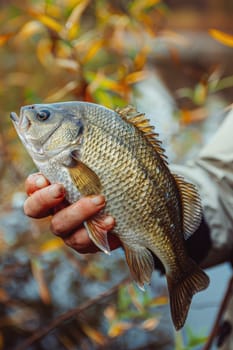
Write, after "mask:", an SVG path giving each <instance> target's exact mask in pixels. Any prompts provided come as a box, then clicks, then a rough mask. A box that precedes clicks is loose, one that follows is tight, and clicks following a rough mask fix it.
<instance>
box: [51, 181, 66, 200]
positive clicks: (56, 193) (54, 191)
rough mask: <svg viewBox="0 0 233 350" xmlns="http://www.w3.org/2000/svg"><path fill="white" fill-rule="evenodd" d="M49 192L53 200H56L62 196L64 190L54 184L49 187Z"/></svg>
mask: <svg viewBox="0 0 233 350" xmlns="http://www.w3.org/2000/svg"><path fill="white" fill-rule="evenodd" d="M49 192H50V194H51V196H52V197H53V198H54V199H57V198H61V197H63V196H64V194H65V189H64V187H63V186H62V185H60V184H54V185H51V186H50V187H49Z"/></svg>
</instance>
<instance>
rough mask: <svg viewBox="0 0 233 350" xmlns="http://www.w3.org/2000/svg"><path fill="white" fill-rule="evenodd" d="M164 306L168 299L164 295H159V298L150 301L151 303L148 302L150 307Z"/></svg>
mask: <svg viewBox="0 0 233 350" xmlns="http://www.w3.org/2000/svg"><path fill="white" fill-rule="evenodd" d="M166 304H168V297H167V296H166V295H161V296H159V297H156V298H154V299H151V301H150V302H149V305H150V306H160V305H166Z"/></svg>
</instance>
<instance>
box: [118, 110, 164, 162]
mask: <svg viewBox="0 0 233 350" xmlns="http://www.w3.org/2000/svg"><path fill="white" fill-rule="evenodd" d="M116 112H117V113H118V114H119V115H120V116H121V118H122V119H123V120H125V121H126V122H128V123H130V124H132V125H134V126H135V127H136V128H137V129H138V130H140V131H141V132H142V133H143V134H144V136H145V137H146V139H147V140H148V141H149V143H150V144H151V145H152V146H153V147H154V149H155V151H156V152H157V153H159V155H160V157H161V158H162V159H163V161H164V162H165V164H168V162H167V157H166V155H165V153H164V149H163V148H162V147H161V143H162V142H161V141H160V140H159V139H158V136H159V134H157V133H155V132H154V126H152V125H151V124H150V121H149V119H147V118H146V117H145V114H144V113H140V112H138V111H137V110H136V109H135V108H134V107H133V106H127V107H124V108H117V109H116Z"/></svg>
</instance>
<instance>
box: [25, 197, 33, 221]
mask: <svg viewBox="0 0 233 350" xmlns="http://www.w3.org/2000/svg"><path fill="white" fill-rule="evenodd" d="M23 211H24V214H25V215H27V216H29V217H33V211H32V209H31V207H30V205H28V200H27V199H26V201H25V202H24V205H23Z"/></svg>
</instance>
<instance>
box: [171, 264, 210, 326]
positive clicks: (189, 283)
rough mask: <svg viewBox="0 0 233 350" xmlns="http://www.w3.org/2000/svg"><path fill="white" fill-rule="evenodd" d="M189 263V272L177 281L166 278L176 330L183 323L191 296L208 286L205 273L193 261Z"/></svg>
mask: <svg viewBox="0 0 233 350" xmlns="http://www.w3.org/2000/svg"><path fill="white" fill-rule="evenodd" d="M190 262H191V270H189V271H188V272H187V273H185V275H183V276H181V278H180V279H179V280H177V278H176V277H177V276H170V275H168V276H167V281H168V291H169V297H170V308H171V316H172V320H173V324H174V326H175V328H176V330H179V329H180V328H182V327H183V325H184V323H185V320H186V317H187V314H188V311H189V307H190V304H191V301H192V297H193V295H194V294H195V293H197V292H199V291H201V290H203V289H206V288H207V287H208V285H209V277H208V276H207V275H206V274H205V272H204V271H202V269H201V268H200V267H199V266H198V265H197V264H196V263H194V261H192V260H191V261H190Z"/></svg>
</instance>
